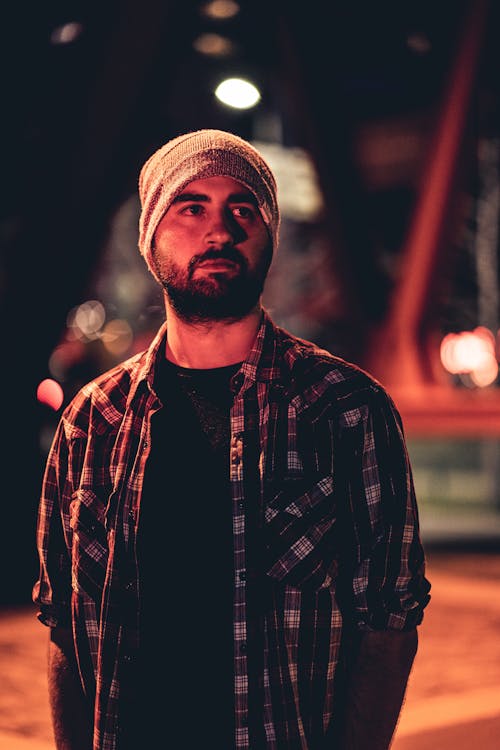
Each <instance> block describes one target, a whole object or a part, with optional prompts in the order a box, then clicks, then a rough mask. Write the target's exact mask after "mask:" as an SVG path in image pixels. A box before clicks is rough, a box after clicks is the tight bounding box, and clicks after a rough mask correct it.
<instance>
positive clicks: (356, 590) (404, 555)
mask: <svg viewBox="0 0 500 750" xmlns="http://www.w3.org/2000/svg"><path fill="white" fill-rule="evenodd" d="M369 390H370V398H369V399H368V401H367V402H365V404H364V405H362V406H361V407H360V408H359V409H358V410H357V412H358V417H359V418H358V419H353V415H352V414H351V415H350V424H349V428H346V429H345V430H344V434H343V438H342V442H341V445H342V449H343V454H342V461H343V465H344V467H346V468H345V474H344V478H345V502H344V511H343V512H344V513H345V516H344V521H345V524H346V528H345V530H346V532H347V533H346V540H347V544H345V545H344V549H345V550H346V554H345V558H346V560H347V563H346V564H345V566H344V573H345V574H346V575H345V577H344V582H343V586H344V593H345V598H346V601H347V602H348V605H349V609H350V610H351V613H352V616H353V618H354V624H355V627H356V628H357V629H359V630H384V629H395V630H409V629H411V628H413V627H415V626H416V625H418V624H420V622H421V621H422V618H423V610H424V608H425V606H426V605H427V603H428V602H429V600H430V596H429V590H430V583H429V582H428V580H427V579H426V577H425V555H424V550H423V546H422V542H421V538H420V531H419V518H418V508H417V500H416V497H415V490H414V484H413V477H412V470H411V465H410V460H409V456H408V451H407V447H406V442H405V437H404V432H403V425H402V421H401V417H400V415H399V413H398V411H397V409H396V407H395V405H394V403H393V401H392V399H391V398H390V397H389V396H388V394H387V393H386V392H385V391H384V390H383V389H382V388H381V387H380V386H375V385H374V386H370V389H369Z"/></svg>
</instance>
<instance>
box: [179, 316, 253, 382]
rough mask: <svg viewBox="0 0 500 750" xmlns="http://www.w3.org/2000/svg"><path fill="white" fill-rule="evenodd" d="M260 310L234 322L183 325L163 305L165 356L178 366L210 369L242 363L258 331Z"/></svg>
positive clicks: (183, 323)
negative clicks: (165, 321) (165, 318)
mask: <svg viewBox="0 0 500 750" xmlns="http://www.w3.org/2000/svg"><path fill="white" fill-rule="evenodd" d="M261 317H262V308H261V307H260V305H258V306H256V307H255V308H254V309H253V310H252V311H251V312H250V313H249V314H248V315H246V316H245V317H244V318H242V319H241V320H237V321H231V322H226V321H216V322H207V323H186V322H185V321H183V320H182V319H180V318H179V317H178V316H177V315H176V313H175V311H174V310H172V308H171V307H170V306H168V305H167V321H168V333H167V347H166V357H167V359H168V360H170V362H173V363H174V364H176V365H180V366H181V367H191V368H194V369H200V370H205V369H207V370H208V369H211V368H214V367H225V366H226V365H233V364H236V363H237V362H243V360H245V359H246V358H247V356H248V354H249V352H250V350H251V348H252V346H253V343H254V341H255V337H256V335H257V332H258V330H259V326H260V322H261Z"/></svg>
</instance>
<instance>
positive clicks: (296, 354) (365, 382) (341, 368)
mask: <svg viewBox="0 0 500 750" xmlns="http://www.w3.org/2000/svg"><path fill="white" fill-rule="evenodd" d="M276 335H277V342H278V347H279V348H280V349H281V356H282V360H283V362H284V364H285V373H284V375H285V377H287V378H288V379H289V382H290V385H291V387H292V390H293V391H294V392H295V393H296V394H297V397H298V398H299V400H300V399H301V400H302V401H303V402H304V404H310V403H313V402H316V401H318V400H319V399H322V400H326V401H329V402H331V403H332V404H334V405H335V406H336V408H337V409H339V410H341V411H348V410H351V409H352V410H354V409H360V408H363V407H367V406H368V407H369V406H370V405H371V404H373V402H374V400H380V399H381V400H383V401H386V402H387V401H388V402H391V398H390V396H389V394H388V393H387V391H386V390H385V388H384V386H383V385H382V384H381V383H380V382H379V381H378V380H377V379H376V378H375V377H374V376H373V375H372V374H371V373H369V372H367V371H366V370H364V369H363V368H362V367H360V366H359V365H357V364H355V363H354V362H350V361H348V360H346V359H344V358H342V357H340V356H338V355H335V354H332V353H331V352H330V351H328V350H326V349H324V348H322V347H321V346H318V345H317V344H316V343H314V342H312V341H309V340H307V339H303V338H300V337H298V336H295V335H293V334H291V333H289V332H288V331H286V330H285V329H280V328H277V330H276Z"/></svg>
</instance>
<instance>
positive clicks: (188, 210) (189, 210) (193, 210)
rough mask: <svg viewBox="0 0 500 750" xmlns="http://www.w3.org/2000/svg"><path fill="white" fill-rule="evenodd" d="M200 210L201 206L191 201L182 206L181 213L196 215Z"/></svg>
mask: <svg viewBox="0 0 500 750" xmlns="http://www.w3.org/2000/svg"><path fill="white" fill-rule="evenodd" d="M202 211H203V206H201V205H200V204H199V203H192V204H191V205H189V206H184V208H183V209H182V211H181V213H183V214H189V216H198V214H201V212H202Z"/></svg>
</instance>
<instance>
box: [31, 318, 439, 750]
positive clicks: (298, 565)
mask: <svg viewBox="0 0 500 750" xmlns="http://www.w3.org/2000/svg"><path fill="white" fill-rule="evenodd" d="M166 335H167V333H166V324H165V325H164V326H162V328H161V329H160V331H159V332H158V334H157V335H156V337H155V339H154V341H153V342H152V344H151V346H150V347H149V349H148V350H147V351H145V352H143V353H141V354H138V355H136V356H134V357H132V358H131V359H130V360H128V361H127V362H125V363H123V364H121V365H119V366H117V367H115V368H114V369H112V370H110V371H109V372H107V373H105V374H103V375H101V376H100V377H98V378H97V379H95V380H94V381H93V382H91V383H89V384H88V385H86V386H85V387H83V389H82V390H81V391H80V392H79V393H78V394H77V395H76V397H75V398H74V399H73V401H72V402H71V403H70V404H69V405H68V406H67V408H66V409H65V410H64V413H63V415H62V417H61V420H60V423H59V426H58V428H57V431H56V434H55V436H54V440H53V444H52V448H51V451H50V454H49V457H48V460H47V465H46V470H45V475H44V480H43V488H42V497H41V501H40V506H39V519H38V529H37V543H38V550H39V556H40V563H41V565H40V576H39V578H38V580H37V582H36V583H35V585H34V589H33V600H34V602H36V603H38V605H39V610H40V611H39V615H38V616H39V618H40V620H41V621H42V622H43V623H44V624H46V625H48V626H55V625H62V626H64V625H71V626H72V627H73V632H74V639H75V647H76V653H77V658H78V663H79V668H80V673H81V678H82V684H83V688H84V690H85V693H86V695H87V696H88V699H89V700H90V701H91V702H92V703H93V704H94V705H95V728H94V750H119V748H120V736H121V735H120V727H121V713H120V710H121V707H122V706H123V705H124V704H125V703H126V701H125V700H124V696H126V693H127V669H128V668H129V667H130V664H131V663H133V661H134V659H135V658H136V656H137V653H138V648H139V642H138V632H139V631H138V610H139V594H138V570H137V560H136V553H135V539H136V535H137V529H138V523H139V518H140V514H139V509H140V498H141V489H142V486H143V478H144V470H145V466H146V462H147V459H148V454H149V448H150V445H149V440H150V419H151V415H152V414H153V413H154V412H155V411H156V410H157V409H160V408H162V404H161V402H160V400H159V398H158V396H157V395H156V393H155V391H154V372H155V363H156V362H157V361H158V357H160V356H164V351H165V350H164V345H165V337H166ZM231 385H232V390H233V392H234V402H233V406H232V408H231V444H230V475H231V476H230V478H231V488H232V499H233V529H234V539H233V543H234V569H235V570H234V574H235V580H234V654H235V657H234V695H235V741H234V747H235V748H238V750H239V749H240V748H249V747H250V744H249V742H250V741H249V720H250V722H253V723H255V722H257V723H258V724H259V725H260V726H261V729H262V736H263V737H264V740H263V742H264V746H265V747H266V749H267V750H272V749H276V750H277V749H278V748H279V749H282V748H287V749H289V750H295V749H296V748H297V749H299V748H300V750H311V748H316V747H320V746H321V738H322V737H324V736H325V735H326V732H327V729H328V726H329V725H330V723H331V722H332V719H335V705H336V700H337V699H338V695H337V694H336V693H337V691H338V690H339V688H338V684H337V682H336V680H335V679H334V678H335V676H336V671H337V670H338V671H339V672H340V669H338V667H339V659H341V654H342V651H341V648H340V647H341V642H342V640H343V638H344V637H345V635H346V633H348V632H350V631H352V630H365V629H409V628H413V627H414V626H415V625H418V624H419V623H420V622H421V620H422V617H423V609H424V607H425V606H426V604H427V602H428V600H429V598H430V597H429V596H428V591H429V588H430V586H429V584H428V582H427V580H426V578H425V562H424V553H423V549H422V545H421V541H420V537H419V528H418V513H417V505H416V500H415V495H414V489H413V482H412V475H411V468H410V464H409V460H408V455H407V450H406V446H405V439H404V435H403V431H402V425H401V420H400V417H399V415H398V412H397V410H396V409H395V406H394V404H393V403H392V401H391V399H390V397H389V396H388V395H387V393H386V392H385V390H384V389H383V388H382V386H381V385H380V384H379V383H377V382H376V381H375V380H374V379H373V378H372V377H371V376H369V375H368V374H367V373H365V372H363V371H362V370H360V369H359V368H357V367H355V366H354V365H352V364H349V363H347V362H345V361H344V360H342V359H339V358H337V357H334V356H332V355H331V354H330V353H328V352H326V351H324V350H322V349H319V348H318V347H316V346H315V345H314V344H312V343H310V342H307V341H304V340H302V339H298V338H296V337H294V336H292V335H291V334H290V333H288V332H287V331H285V330H283V329H281V328H278V327H277V326H275V325H274V323H273V322H272V321H271V319H270V318H269V316H268V314H267V313H266V312H265V311H264V312H263V316H262V323H261V326H260V329H259V331H258V335H257V337H256V340H255V343H254V346H253V348H252V351H251V352H250V354H249V356H248V358H247V360H246V361H245V362H244V363H243V365H242V366H241V368H240V370H239V372H238V373H237V374H236V375H235V376H233V379H232V383H231ZM186 481H189V478H188V477H186ZM249 513H250V514H251V517H252V519H253V521H252V524H253V525H254V527H255V528H257V529H258V532H259V534H258V536H256V537H255V539H257V540H258V544H259V545H260V547H261V548H260V549H259V551H258V552H259V555H258V556H257V557H258V559H259V560H260V561H261V562H260V565H261V571H260V572H261V574H262V575H261V579H259V584H258V585H259V586H260V587H261V591H262V606H261V607H260V608H259V611H260V614H259V616H258V622H257V623H255V622H254V623H253V625H252V627H253V629H254V630H255V628H257V630H258V632H259V638H260V640H259V641H258V642H259V643H260V644H261V646H260V648H261V653H259V655H258V660H257V662H258V665H259V666H258V667H257V669H255V665H252V664H250V665H249V663H248V662H249V651H248V649H247V648H246V642H247V638H248V629H249V622H248V612H247V608H248V596H247V588H248V586H250V585H251V584H249V579H251V580H254V586H255V575H254V574H255V570H254V571H247V567H248V558H249V557H250V554H249V550H248V548H247V546H248V536H249V535H248V528H246V527H247V526H248V518H249ZM169 533H170V530H169V529H168V528H166V529H165V543H166V544H168V538H169ZM173 533H175V534H177V533H178V530H174V532H173ZM187 533H189V529H187ZM252 538H254V537H252ZM246 545H247V546H246ZM247 572H249V573H250V574H252V575H247ZM257 590H259V589H257ZM202 628H203V612H201V613H200V629H202ZM251 653H252V652H251V651H250V654H251ZM254 657H255V654H254ZM254 657H252V658H254ZM249 667H250V670H249ZM252 669H253V673H254V674H256V685H257V689H258V690H259V691H260V693H259V695H260V703H259V706H260V709H259V710H260V713H261V715H260V716H258V717H255V716H254V717H252V716H250V717H249V671H250V673H252ZM193 679H196V678H195V676H194V677H193ZM250 711H251V706H250Z"/></svg>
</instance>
